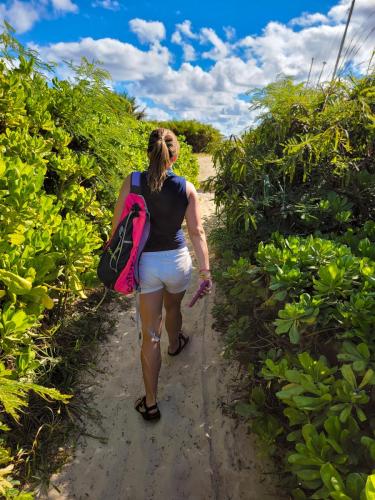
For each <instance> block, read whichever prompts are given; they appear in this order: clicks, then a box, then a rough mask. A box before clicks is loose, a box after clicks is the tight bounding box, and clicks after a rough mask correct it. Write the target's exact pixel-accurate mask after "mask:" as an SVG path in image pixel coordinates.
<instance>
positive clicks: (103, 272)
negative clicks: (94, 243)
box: [97, 204, 140, 288]
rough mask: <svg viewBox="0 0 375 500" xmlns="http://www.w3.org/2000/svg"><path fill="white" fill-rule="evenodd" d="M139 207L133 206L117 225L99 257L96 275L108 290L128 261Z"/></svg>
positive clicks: (113, 284)
mask: <svg viewBox="0 0 375 500" xmlns="http://www.w3.org/2000/svg"><path fill="white" fill-rule="evenodd" d="M139 210H140V207H139V205H137V204H134V206H133V209H132V211H131V212H129V213H128V215H127V216H126V217H124V219H123V220H122V221H121V222H120V223H119V225H118V226H117V228H116V231H115V232H114V234H113V236H112V238H111V241H110V243H109V245H108V246H107V248H106V249H105V250H104V252H103V253H102V254H101V256H100V260H99V264H98V268H97V275H98V278H99V279H100V281H101V282H102V283H104V285H105V286H106V287H108V288H113V287H114V286H115V283H116V281H117V279H118V277H119V276H120V274H121V271H122V270H123V269H124V267H125V266H126V263H127V262H128V260H129V257H130V253H131V251H132V248H133V220H134V218H135V217H139Z"/></svg>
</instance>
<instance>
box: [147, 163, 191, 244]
mask: <svg viewBox="0 0 375 500" xmlns="http://www.w3.org/2000/svg"><path fill="white" fill-rule="evenodd" d="M167 172H168V175H167V177H166V179H165V180H164V183H163V186H162V188H161V191H159V192H154V193H151V191H150V189H149V187H148V185H147V172H142V173H141V194H142V196H143V197H144V199H145V201H146V204H147V209H148V211H149V212H150V226H151V230H150V236H149V239H148V241H147V243H146V245H145V248H144V250H143V251H144V252H160V251H162V250H175V249H177V248H182V247H184V246H186V240H185V236H184V232H183V230H182V228H181V224H182V222H183V220H184V217H185V212H186V207H187V206H188V199H187V196H186V179H185V178H184V177H180V176H179V175H176V174H175V173H174V172H173V171H172V170H171V169H168V171H167Z"/></svg>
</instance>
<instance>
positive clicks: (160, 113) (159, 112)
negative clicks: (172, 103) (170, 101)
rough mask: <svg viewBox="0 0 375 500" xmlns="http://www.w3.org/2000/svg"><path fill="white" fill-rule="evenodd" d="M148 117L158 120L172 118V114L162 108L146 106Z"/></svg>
mask: <svg viewBox="0 0 375 500" xmlns="http://www.w3.org/2000/svg"><path fill="white" fill-rule="evenodd" d="M146 118H147V119H148V120H155V121H158V122H161V121H167V120H172V116H171V115H170V114H169V113H167V111H164V109H161V108H150V107H147V108H146Z"/></svg>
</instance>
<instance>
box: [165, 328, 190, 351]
mask: <svg viewBox="0 0 375 500" xmlns="http://www.w3.org/2000/svg"><path fill="white" fill-rule="evenodd" d="M188 342H189V336H188V335H184V334H183V333H182V332H180V333H179V334H178V347H177V349H175V350H174V351H170V350H169V349H168V354H169V355H170V356H177V354H180V352H181V351H182V349H183V348H184V347H185V346H186V344H187V343H188Z"/></svg>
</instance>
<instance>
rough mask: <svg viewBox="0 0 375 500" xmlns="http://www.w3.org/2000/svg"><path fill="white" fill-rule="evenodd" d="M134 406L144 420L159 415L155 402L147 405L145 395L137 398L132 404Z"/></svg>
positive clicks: (156, 417) (158, 416)
mask: <svg viewBox="0 0 375 500" xmlns="http://www.w3.org/2000/svg"><path fill="white" fill-rule="evenodd" d="M134 408H135V409H136V410H137V412H138V413H140V414H141V415H142V417H143V418H144V419H145V420H157V419H159V418H160V416H161V415H160V410H159V408H158V405H157V403H155V404H154V405H151V406H147V404H146V396H142V397H140V398H138V399H137V401H136V402H135V404H134Z"/></svg>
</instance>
